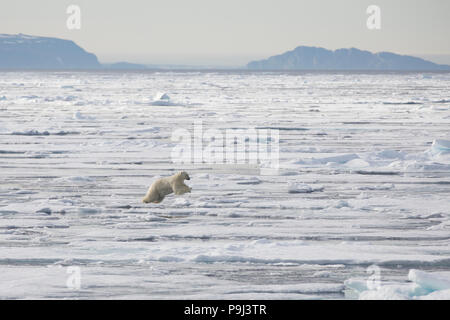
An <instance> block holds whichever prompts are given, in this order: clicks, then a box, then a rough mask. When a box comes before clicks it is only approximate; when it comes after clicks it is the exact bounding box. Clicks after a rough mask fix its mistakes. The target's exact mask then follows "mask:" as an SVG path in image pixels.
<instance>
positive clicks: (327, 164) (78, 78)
mask: <svg viewBox="0 0 450 320" xmlns="http://www.w3.org/2000/svg"><path fill="white" fill-rule="evenodd" d="M449 89H450V74H448V73H433V74H423V73H404V74H402V73H397V74H396V73H388V74H381V73H379V74H377V73H372V74H361V73H357V74H351V73H277V72H254V73H252V72H145V73H137V72H130V73H120V72H117V73H116V72H4V73H1V74H0V97H2V99H0V113H1V117H0V168H1V169H0V179H1V181H2V183H1V184H0V252H1V254H0V298H19V299H20V298H95V299H98V298H125V299H132V298H134V299H141V298H152V299H186V298H192V299H197V298H205V299H224V298H225V299H226V298H228V299H335V298H361V299H365V298H376V299H379V298H389V299H392V298H398V299H405V298H407V299H422V298H424V299H425V298H432V299H438V298H439V299H441V298H447V299H448V298H449V297H450V293H449V292H450V291H449V290H450V288H449V287H448V285H447V284H448V282H449V277H448V273H449V272H450V246H449V245H450V236H449V234H450V233H449V231H450V211H449V208H450V200H449V199H450V198H449V192H450V180H449V178H450V158H449V157H450V152H449V146H450V142H449V141H450V131H449V128H450V97H449V96H448V95H449V92H450V90H449ZM3 97H5V98H3ZM149 97H154V98H149ZM199 119H201V120H202V121H203V126H204V130H206V129H211V128H213V129H218V130H220V131H221V132H224V130H226V129H229V128H233V129H236V128H242V129H247V128H255V129H260V128H266V129H268V128H270V129H278V130H279V133H280V159H279V160H280V161H279V162H280V168H279V169H278V170H264V171H262V170H261V171H260V170H259V169H258V168H257V167H255V166H254V165H217V164H215V165H211V164H187V165H180V164H174V163H172V161H171V157H170V155H171V151H172V150H173V148H174V146H175V143H174V142H173V141H172V140H171V136H172V133H173V132H174V130H176V129H179V128H182V129H186V130H189V131H191V132H192V130H193V122H194V121H196V120H199ZM181 169H183V170H186V171H187V172H188V173H189V175H190V177H191V180H190V181H188V184H189V185H190V186H191V187H192V193H190V194H185V195H183V196H178V197H175V196H168V197H167V198H166V199H165V200H164V202H162V203H160V204H156V205H155V204H152V205H149V204H143V203H142V202H141V199H142V197H143V196H144V194H145V193H146V191H147V189H148V186H149V185H150V184H151V183H152V181H154V180H155V179H157V178H158V177H161V176H167V175H171V174H173V173H174V172H175V171H178V170H181ZM265 169H267V168H265ZM373 264H375V265H378V266H379V267H380V269H381V274H380V275H381V286H380V288H379V289H377V290H373V289H369V288H368V287H367V285H366V280H367V278H368V277H369V274H367V272H366V269H367V267H368V266H370V265H373ZM73 266H75V267H79V268H80V271H81V281H80V288H79V289H73V288H69V287H67V281H68V279H69V276H70V274H68V271H69V269H68V267H73Z"/></svg>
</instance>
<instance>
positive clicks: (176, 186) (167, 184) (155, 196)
mask: <svg viewBox="0 0 450 320" xmlns="http://www.w3.org/2000/svg"><path fill="white" fill-rule="evenodd" d="M184 180H190V178H189V175H188V174H187V173H186V172H184V171H181V172H178V173H176V174H174V175H173V176H170V177H165V178H160V179H158V180H156V181H155V182H153V183H152V185H151V186H150V188H149V189H148V191H147V194H146V195H145V197H144V199H142V202H144V203H149V202H153V203H160V202H161V201H163V200H164V197H165V196H167V195H168V194H171V193H175V194H176V195H180V194H184V193H187V192H191V190H192V188H190V187H189V186H187V185H185V184H184Z"/></svg>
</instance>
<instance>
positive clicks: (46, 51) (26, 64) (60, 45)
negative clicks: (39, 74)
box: [0, 34, 147, 70]
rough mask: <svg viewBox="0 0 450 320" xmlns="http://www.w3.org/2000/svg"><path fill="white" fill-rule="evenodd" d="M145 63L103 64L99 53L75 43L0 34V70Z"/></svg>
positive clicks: (126, 66)
mask: <svg viewBox="0 0 450 320" xmlns="http://www.w3.org/2000/svg"><path fill="white" fill-rule="evenodd" d="M146 68H147V67H146V66H145V65H142V64H135V63H129V62H117V63H112V64H101V63H100V62H99V61H98V59H97V56H96V55H95V54H93V53H89V52H87V51H86V50H84V49H83V48H81V47H80V46H78V45H77V44H76V43H75V42H73V41H71V40H64V39H59V38H51V37H39V36H30V35H25V34H16V35H10V34H0V69H3V70H5V69H6V70H8V69H10V70H11V69H23V70H65V69H68V70H71V69H86V70H91V69H111V70H117V69H121V70H124V69H130V70H136V69H146Z"/></svg>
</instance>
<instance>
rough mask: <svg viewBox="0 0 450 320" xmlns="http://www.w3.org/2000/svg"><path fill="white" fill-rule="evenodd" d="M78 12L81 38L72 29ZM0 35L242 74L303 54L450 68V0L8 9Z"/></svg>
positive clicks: (94, 2) (26, 4) (18, 3)
mask: <svg viewBox="0 0 450 320" xmlns="http://www.w3.org/2000/svg"><path fill="white" fill-rule="evenodd" d="M71 4H74V5H78V6H79V7H80V9H81V29H80V30H69V29H68V28H67V26H66V20H67V18H68V16H69V15H68V14H67V13H66V9H67V7H68V6H69V5H71ZM369 5H378V6H379V7H380V9H381V29H380V30H369V29H368V28H367V26H366V20H367V18H368V16H369V15H368V14H367V13H366V9H367V7H368V6H369ZM0 33H7V34H15V33H24V34H30V35H39V36H51V37H59V38H64V39H70V40H73V41H75V42H76V43H77V44H78V45H80V46H81V47H83V48H84V49H85V50H87V51H89V52H92V53H95V54H96V55H97V57H98V58H99V60H100V61H101V62H103V63H105V62H116V61H129V62H136V63H145V64H183V65H212V66H241V65H245V64H246V63H247V62H249V61H250V60H255V59H262V58H266V57H268V56H271V55H274V54H279V53H283V52H285V51H287V50H292V49H293V48H295V47H297V46H299V45H306V46H320V47H324V48H327V49H338V48H348V47H356V48H359V49H364V50H369V51H372V52H379V51H391V52H395V53H400V54H412V55H419V56H423V57H426V58H429V59H431V60H433V61H436V62H440V63H447V64H450V0H370V1H366V0H340V1H339V0H314V1H313V0H309V1H302V0H220V1H219V0H127V1H111V0H109V1H108V0H68V1H67V0H39V1H29V0H14V1H8V0H1V2H0Z"/></svg>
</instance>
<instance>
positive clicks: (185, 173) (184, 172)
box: [178, 171, 191, 180]
mask: <svg viewBox="0 0 450 320" xmlns="http://www.w3.org/2000/svg"><path fill="white" fill-rule="evenodd" d="M178 176H179V177H180V178H181V179H183V180H191V178H190V177H189V175H188V174H187V172H186V171H180V172H178Z"/></svg>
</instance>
